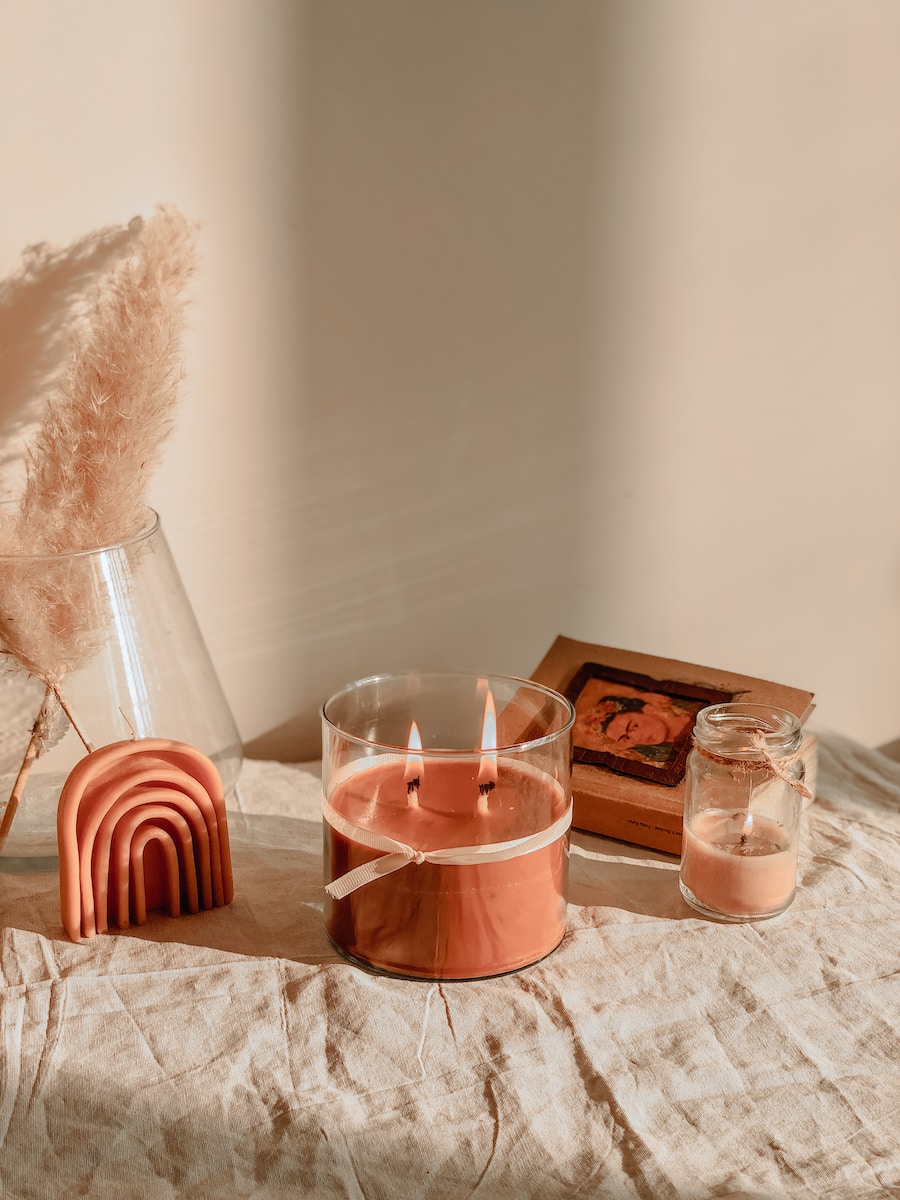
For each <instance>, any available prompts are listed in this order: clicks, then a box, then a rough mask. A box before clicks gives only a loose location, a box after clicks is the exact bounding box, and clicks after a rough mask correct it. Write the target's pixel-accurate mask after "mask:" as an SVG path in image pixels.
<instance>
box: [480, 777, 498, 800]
mask: <svg viewBox="0 0 900 1200" xmlns="http://www.w3.org/2000/svg"><path fill="white" fill-rule="evenodd" d="M496 786H497V785H496V783H494V781H493V780H491V781H490V782H489V783H479V785H478V795H479V796H489V795H490V794H491V792H492V791H493V790H494V788H495V787H496Z"/></svg>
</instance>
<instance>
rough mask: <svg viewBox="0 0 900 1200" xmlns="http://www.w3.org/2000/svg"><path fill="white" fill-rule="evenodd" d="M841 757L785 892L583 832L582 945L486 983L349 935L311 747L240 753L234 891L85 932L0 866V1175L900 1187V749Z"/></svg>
mask: <svg viewBox="0 0 900 1200" xmlns="http://www.w3.org/2000/svg"><path fill="white" fill-rule="evenodd" d="M820 755H821V758H820V769H819V797H818V799H817V801H816V803H815V804H814V805H813V806H812V807H811V808H810V809H809V810H808V812H807V814H806V815H805V817H804V830H803V846H802V851H801V888H800V891H799V892H798V895H797V899H796V900H795V902H794V905H793V907H792V908H791V909H790V910H789V912H787V913H786V914H784V915H783V916H781V917H779V918H777V919H775V920H774V921H769V922H763V923H760V924H757V925H725V924H716V923H713V922H709V921H705V920H702V919H700V918H699V917H697V916H695V915H693V914H692V912H691V911H690V910H689V909H688V908H687V907H686V906H685V905H684V903H683V901H682V900H681V898H680V895H679V892H678V886H677V862H676V860H674V859H672V858H669V857H666V856H664V855H659V854H653V853H651V852H642V851H639V850H636V849H633V848H631V847H627V846H624V845H620V844H617V843H613V842H607V841H603V840H601V839H598V838H593V837H591V836H589V835H586V834H582V833H577V832H576V833H574V834H573V837H572V857H571V892H570V908H569V932H568V934H567V936H566V939H565V941H564V943H563V945H562V946H561V947H560V948H559V950H557V951H556V952H555V953H554V954H552V955H551V956H550V957H549V958H548V959H547V960H545V961H544V962H543V963H541V964H539V965H537V966H535V967H532V968H530V969H528V970H525V971H522V972H521V973H519V974H516V975H512V976H508V977H506V978H502V979H494V980H487V981H482V982H477V983H443V984H436V983H431V982H408V981H403V980H396V979H388V978H379V977H376V976H374V975H370V974H366V973H363V972H362V971H360V970H359V969H357V968H356V967H354V966H352V965H350V964H349V963H346V962H344V961H343V960H342V959H341V958H340V957H339V956H338V955H337V954H336V953H335V952H334V951H333V950H332V948H331V947H330V945H329V944H328V942H327V940H326V938H325V935H324V933H323V931H322V923H321V900H322V865H321V855H322V852H321V842H322V836H321V818H320V814H319V808H318V805H319V778H318V765H317V764H311V765H307V766H302V767H290V766H284V765H281V764H275V763H257V762H248V763H247V764H245V769H244V772H243V775H242V778H241V784H240V797H239V803H240V810H239V811H232V812H231V813H230V818H229V819H230V828H231V838H232V846H233V860H234V873H235V884H236V895H235V899H234V902H233V904H232V905H231V906H230V907H229V908H226V909H216V910H213V911H211V912H205V913H200V914H198V915H196V916H187V917H181V918H178V919H175V920H173V919H171V918H168V917H165V916H155V917H153V918H151V920H150V921H149V922H148V924H147V925H146V926H144V927H143V929H141V930H138V931H129V932H128V933H126V934H118V933H117V934H112V935H104V936H101V937H98V938H94V939H92V940H91V941H89V942H85V943H83V944H81V945H73V944H71V943H70V942H68V941H67V940H66V939H65V937H64V935H63V932H62V927H61V924H60V919H59V909H58V897H57V881H56V876H55V875H54V874H52V873H49V872H48V873H44V874H36V873H10V871H9V870H8V869H7V870H0V920H2V925H3V926H4V929H3V932H2V943H0V986H2V991H0V1005H2V1007H0V1052H2V1058H0V1076H2V1084H3V1086H2V1091H0V1179H2V1189H0V1195H2V1196H3V1198H4V1200H32V1198H35V1200H38V1198H39V1200H45V1198H46V1197H62V1196H99V1197H140V1198H141V1200H157V1198H160V1200H162V1198H166V1200H168V1198H170V1197H203V1198H207V1197H227V1198H228V1200H233V1198H235V1197H251V1196H252V1197H307V1196H308V1197H317V1198H318V1197H322V1198H330V1197H347V1198H351V1197H353V1198H363V1197H364V1198H365V1200H382V1198H384V1200H402V1198H405V1197H414V1198H415V1200H438V1198H442V1200H443V1198H447V1200H461V1198H462V1197H468V1196H476V1197H481V1198H484V1200H506V1198H509V1200H523V1198H524V1197H539V1198H540V1200H556V1198H560V1200H562V1198H565V1200H570V1198H572V1197H609V1198H610V1200H619V1198H622V1200H625V1198H631V1197H642V1198H644V1197H646V1198H652V1200H666V1198H668V1197H685V1198H697V1200H700V1198H704V1200H705V1198H706V1197H712V1196H716V1197H722V1196H727V1195H731V1196H738V1195H740V1196H742V1197H757V1198H759V1197H781V1196H785V1197H787V1196H792V1197H804V1198H806V1197H809V1198H813V1197H814V1198H816V1200H821V1198H823V1197H825V1198H828V1200H851V1198H853V1200H856V1198H862V1197H878V1196H890V1195H896V1196H900V1032H898V1027H900V766H898V765H897V764H894V763H892V762H891V761H890V760H888V759H886V758H884V757H882V756H881V755H879V754H877V753H876V752H874V751H870V750H866V749H864V748H862V747H860V746H858V745H856V744H854V743H852V742H848V741H845V740H843V739H840V738H837V737H823V738H822V742H821V747H820ZM406 869H410V870H414V869H415V868H414V867H410V868H406Z"/></svg>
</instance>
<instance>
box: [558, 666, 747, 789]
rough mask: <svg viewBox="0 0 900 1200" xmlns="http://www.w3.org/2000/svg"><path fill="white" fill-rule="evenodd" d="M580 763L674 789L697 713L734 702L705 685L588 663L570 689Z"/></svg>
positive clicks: (575, 749)
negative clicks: (709, 706)
mask: <svg viewBox="0 0 900 1200" xmlns="http://www.w3.org/2000/svg"><path fill="white" fill-rule="evenodd" d="M566 697H567V698H568V699H569V700H570V701H571V702H572V704H573V705H574V707H575V727H574V729H573V731H572V737H573V743H574V747H573V758H574V760H575V762H581V763H589V764H593V765H595V766H603V767H608V768H609V769H610V770H613V771H618V772H619V773H620V774H623V775H635V776H637V777H638V778H641V779H650V780H653V782H655V783H661V784H664V785H666V786H668V787H674V786H675V785H676V784H678V783H680V782H681V780H682V779H683V778H684V768H685V762H686V761H687V756H688V751H689V750H690V748H691V735H692V733H693V730H694V722H695V720H696V717H697V713H698V712H699V711H700V709H701V708H705V707H706V706H707V705H708V704H720V703H724V702H726V701H729V700H731V699H732V695H731V693H730V692H723V691H720V690H718V689H716V688H710V687H704V686H703V685H701V684H689V683H678V682H674V681H672V680H664V679H652V678H651V677H650V676H648V675H639V674H636V673H634V672H632V671H622V670H619V669H618V668H616V667H606V666H603V664H601V663H584V664H583V665H582V666H581V667H580V669H579V670H578V671H577V672H576V674H575V676H574V678H573V679H572V682H571V683H570V684H569V686H568V687H567V688H566Z"/></svg>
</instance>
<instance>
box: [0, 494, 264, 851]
mask: <svg viewBox="0 0 900 1200" xmlns="http://www.w3.org/2000/svg"><path fill="white" fill-rule="evenodd" d="M0 620H2V621H3V622H4V623H5V628H7V629H21V627H22V625H23V624H25V625H27V627H28V629H29V630H31V629H32V628H33V630H34V633H33V636H32V639H31V642H29V640H28V638H25V639H24V641H21V642H18V643H17V642H16V641H15V638H14V637H10V638H9V639H7V640H8V645H7V646H5V647H4V649H5V650H6V653H5V654H4V656H3V657H4V659H5V663H4V664H2V666H0V828H2V825H3V824H4V823H5V824H6V825H7V826H8V830H7V832H6V837H5V839H4V841H3V845H2V846H0V855H2V856H3V858H4V859H5V860H6V861H7V867H8V869H9V865H10V863H11V862H12V861H13V860H29V861H31V862H32V863H33V862H34V860H37V859H42V858H47V857H55V856H56V853H57V842H56V809H57V802H58V799H59V794H60V791H61V789H62V786H63V784H64V782H65V780H66V777H67V776H68V774H69V772H70V771H71V769H72V768H73V766H74V765H75V763H76V762H77V761H78V760H79V759H80V758H82V757H83V756H84V755H85V754H86V753H87V752H88V746H90V747H91V748H96V747H99V746H103V745H106V744H108V743H110V742H117V741H122V740H123V739H126V738H130V737H135V738H143V737H162V738H171V739H174V740H177V741H181V742H187V743H189V744H190V745H192V746H195V747H196V748H197V749H198V750H201V751H203V753H204V754H206V755H208V756H209V757H210V758H211V759H212V761H213V762H214V763H215V764H216V767H217V768H218V771H219V773H220V775H221V777H222V783H223V786H224V789H225V793H226V797H227V796H228V794H229V793H230V792H231V791H233V789H234V785H235V783H236V781H237V777H238V773H239V771H240V766H241V742H240V737H239V735H238V730H237V727H236V725H235V721H234V717H233V716H232V713H231V710H230V708H229V705H228V702H227V700H226V698H225V695H224V693H223V691H222V687H221V684H220V683H219V679H218V677H217V675H216V671H215V668H214V667H213V664H212V661H211V659H210V656H209V653H208V650H207V648H206V644H205V642H204V640H203V637H202V634H201V633H200V629H199V627H198V625H197V621H196V618H195V616H194V613H193V610H192V608H191V606H190V603H189V601H188V598H187V595H186V593H185V590H184V587H183V584H182V582H181V578H180V576H179V574H178V570H177V568H176V565H175V562H174V560H173V558H172V555H171V552H170V550H169V546H168V543H167V541H166V538H165V535H164V533H163V530H162V526H161V523H160V520H159V517H158V515H157V514H156V513H155V512H152V510H151V511H148V523H147V525H146V526H145V528H144V529H143V530H142V531H141V532H140V533H138V534H136V535H135V536H134V537H131V538H129V539H127V540H125V541H122V542H120V543H118V544H116V545H111V546H104V547H102V548H100V549H96V550H86V551H81V552H78V553H72V554H56V555H52V554H50V555H48V554H43V555H0ZM9 622H12V624H9ZM32 643H33V645H34V655H33V657H32V661H31V663H30V664H29V665H31V666H32V668H34V666H35V662H54V661H55V662H58V663H61V664H64V666H63V669H62V672H61V675H60V677H59V679H58V682H57V683H56V690H55V692H52V693H51V691H50V690H49V689H48V688H47V687H46V685H45V682H44V681H43V678H38V677H37V676H36V675H35V674H34V673H31V672H29V671H28V670H26V669H24V668H23V667H22V665H21V661H20V659H18V658H17V657H15V656H14V655H13V654H11V653H9V647H10V646H12V647H14V648H18V649H19V650H20V651H21V648H22V646H24V647H25V648H26V650H28V649H29V647H30V646H31V645H32ZM26 657H27V654H26ZM66 664H68V665H66ZM39 713H40V714H41V727H42V729H43V739H42V746H41V749H40V753H39V755H38V757H37V758H35V759H34V760H33V761H32V762H31V764H30V768H29V770H28V773H27V778H26V782H25V787H24V789H23V790H22V792H21V795H20V797H19V799H18V803H16V802H15V801H14V802H13V804H12V805H10V796H11V795H12V793H13V790H14V785H15V783H16V779H17V776H18V774H19V771H20V768H21V765H22V762H23V759H24V758H25V756H26V751H27V750H28V747H29V743H30V742H31V735H32V729H33V727H34V725H35V722H36V721H37V719H38V714H39ZM13 808H14V809H15V811H12V809H13Z"/></svg>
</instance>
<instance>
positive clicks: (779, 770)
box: [694, 729, 812, 800]
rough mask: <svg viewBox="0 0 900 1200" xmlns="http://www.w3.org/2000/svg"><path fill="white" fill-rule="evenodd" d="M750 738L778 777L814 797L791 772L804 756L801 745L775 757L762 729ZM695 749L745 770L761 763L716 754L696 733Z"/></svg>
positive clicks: (804, 795) (798, 790)
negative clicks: (699, 739)
mask: <svg viewBox="0 0 900 1200" xmlns="http://www.w3.org/2000/svg"><path fill="white" fill-rule="evenodd" d="M749 740H750V742H751V744H752V745H753V748H754V750H756V751H758V753H759V757H760V758H761V759H762V760H763V764H764V765H765V766H766V768H767V769H768V770H769V771H770V772H771V773H772V774H773V775H774V776H775V777H776V778H777V779H780V780H781V781H782V782H783V783H786V784H787V785H788V787H790V788H793V790H794V791H795V792H797V794H798V795H800V796H802V797H803V799H804V800H811V799H812V792H811V791H810V790H809V788H808V787H807V786H806V784H805V783H804V782H803V780H802V779H795V778H794V777H793V776H792V775H791V774H790V773H789V770H790V768H791V767H792V766H793V765H794V763H796V762H798V761H799V760H800V759H801V758H802V755H801V752H800V748H799V747H798V749H796V750H795V751H794V752H793V753H792V754H787V755H784V756H783V757H782V758H773V757H772V755H771V754H770V753H769V751H768V749H767V747H766V735H765V733H764V732H763V731H762V730H761V729H755V730H753V732H752V733H750V735H749ZM694 750H695V751H697V752H698V753H699V754H702V755H703V756H704V757H705V758H709V759H712V761H713V762H717V763H723V764H724V765H725V766H729V767H736V768H738V769H740V770H744V771H752V770H754V769H756V768H758V767H759V766H760V765H761V764H760V763H757V762H753V761H748V760H747V759H745V758H729V757H728V756H727V755H724V754H715V753H713V751H712V750H708V749H707V748H706V747H705V746H702V745H701V744H700V742H699V741H698V740H697V737H696V735H695V736H694Z"/></svg>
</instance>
